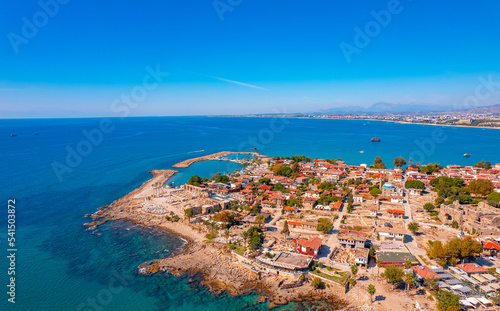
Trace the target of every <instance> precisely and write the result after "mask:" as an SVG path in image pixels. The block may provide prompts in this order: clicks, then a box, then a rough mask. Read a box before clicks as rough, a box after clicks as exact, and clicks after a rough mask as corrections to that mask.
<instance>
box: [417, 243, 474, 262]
mask: <svg viewBox="0 0 500 311" xmlns="http://www.w3.org/2000/svg"><path fill="white" fill-rule="evenodd" d="M482 252H483V246H482V245H481V244H480V243H478V242H477V241H476V240H474V239H473V238H471V237H465V238H458V237H457V238H453V239H451V240H449V241H448V242H447V243H446V244H445V245H443V244H442V243H441V241H434V242H431V243H430V246H429V248H428V249H427V256H429V258H432V259H437V260H438V262H439V263H440V264H442V265H444V264H445V263H450V264H454V263H455V262H456V261H457V260H463V259H469V260H473V259H474V257H475V255H476V254H480V253H482Z"/></svg>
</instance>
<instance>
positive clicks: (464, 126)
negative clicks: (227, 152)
mask: <svg viewBox="0 0 500 311" xmlns="http://www.w3.org/2000/svg"><path fill="white" fill-rule="evenodd" d="M230 117H233V118H241V117H243V118H286V119H310V120H352V121H379V122H389V123H399V124H413V125H431V126H446V127H463V128H477V129H491V130H500V126H498V127H489V126H468V125H459V124H432V123H415V122H407V121H394V120H380V119H370V118H360V119H352V118H310V117H292V116H282V115H280V116H274V117H273V116H230Z"/></svg>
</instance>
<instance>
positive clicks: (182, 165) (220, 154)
mask: <svg viewBox="0 0 500 311" xmlns="http://www.w3.org/2000/svg"><path fill="white" fill-rule="evenodd" d="M230 154H251V155H254V156H257V157H262V155H261V154H260V153H258V152H233V151H221V152H217V153H212V154H209V155H206V156H202V157H198V158H192V159H187V160H184V161H182V162H179V163H177V164H174V165H172V167H173V168H186V167H189V166H190V165H191V164H193V163H196V162H201V161H213V160H220V157H225V156H227V155H230Z"/></svg>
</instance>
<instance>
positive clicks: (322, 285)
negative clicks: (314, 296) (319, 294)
mask: <svg viewBox="0 0 500 311" xmlns="http://www.w3.org/2000/svg"><path fill="white" fill-rule="evenodd" d="M311 285H312V287H314V288H316V289H322V288H325V283H324V282H323V281H322V280H321V279H320V278H314V279H313V280H312V282H311Z"/></svg>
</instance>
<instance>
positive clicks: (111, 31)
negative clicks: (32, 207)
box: [0, 0, 500, 118]
mask: <svg viewBox="0 0 500 311" xmlns="http://www.w3.org/2000/svg"><path fill="white" fill-rule="evenodd" d="M499 9H500V3H498V2H497V1H482V2H480V3H476V2H470V1H454V2H451V1H444V2H439V3H426V2H422V1H410V0H401V1H395V0H385V1H370V2H368V1H366V2H362V3H359V2H356V3H346V2H331V1H326V0H321V1H316V2H314V3H307V4H305V3H304V2H298V1H287V2H284V1H278V2H273V3H268V2H265V1H245V0H241V1H226V0H217V1H206V2H203V3H199V2H196V1H189V0H188V1H182V2H179V1H176V2H174V1H161V2H159V1H143V2H140V3H139V2H136V3H128V4H127V5H123V4H121V3H101V2H98V1H93V0H91V1H87V2H85V3H82V2H74V1H66V0H65V1H63V0H59V1H56V0H41V1H29V2H27V3H22V4H21V3H17V2H3V3H0V12H1V13H0V17H1V18H2V21H3V22H2V24H1V25H0V34H3V35H2V38H3V39H2V40H0V57H1V59H2V62H1V63H0V98H1V99H0V118H35V117H41V118H51V117H114V116H116V117H120V116H178V115H231V114H265V113H299V112H302V113H308V112H317V111H321V110H323V109H329V108H333V107H344V106H361V107H369V106H371V105H373V104H375V103H379V102H387V103H393V104H405V105H409V104H412V105H414V104H421V105H441V106H453V107H456V108H457V109H458V108H471V107H473V106H488V105H494V104H499V103H500V62H498V59H497V55H500V45H499V44H498V43H497V42H496V40H495V38H496V32H497V30H498V29H499V28H500V20H498V18H497V14H498V11H499Z"/></svg>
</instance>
